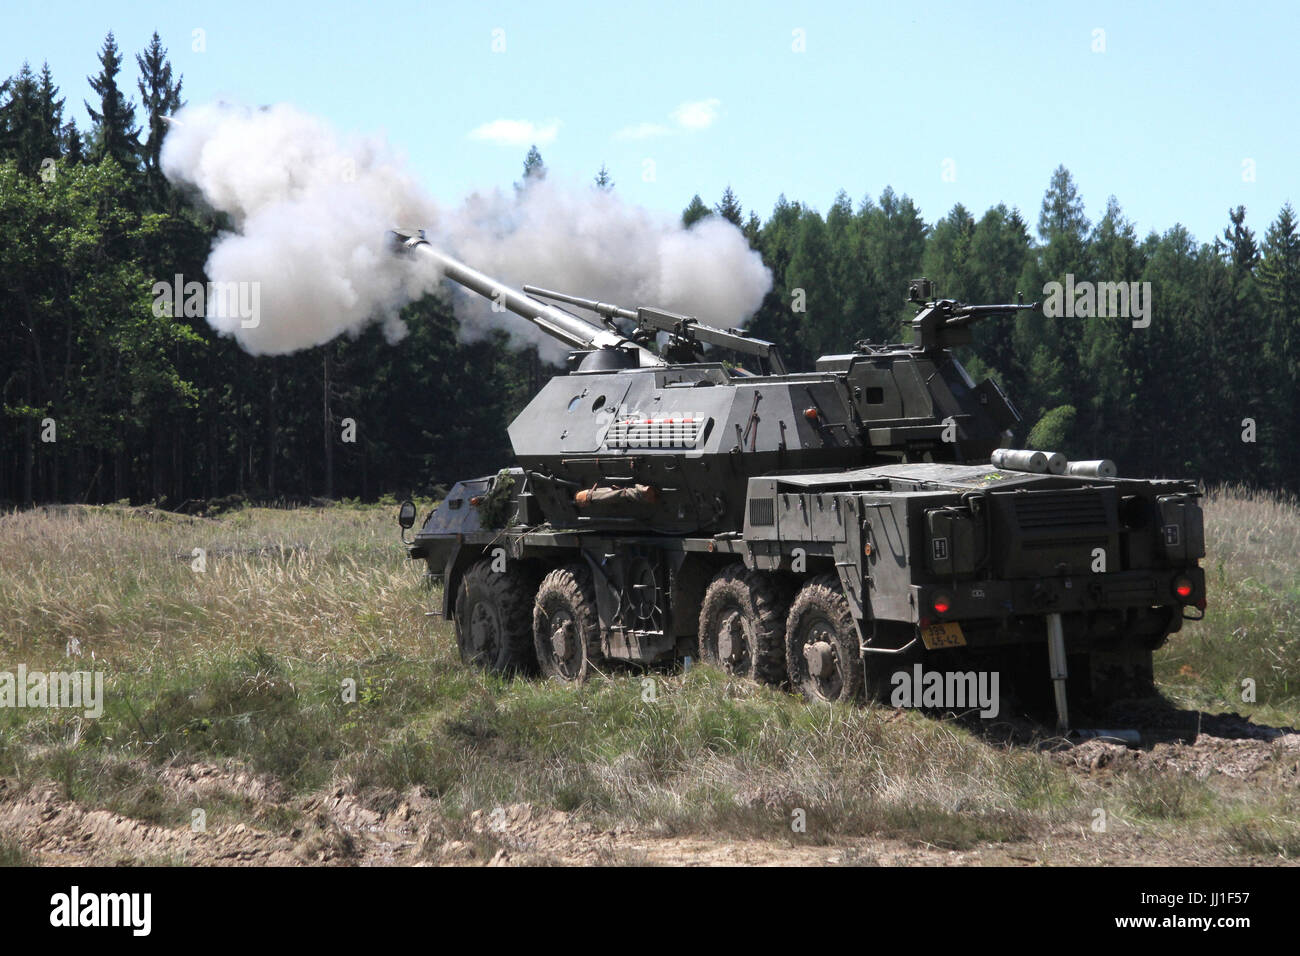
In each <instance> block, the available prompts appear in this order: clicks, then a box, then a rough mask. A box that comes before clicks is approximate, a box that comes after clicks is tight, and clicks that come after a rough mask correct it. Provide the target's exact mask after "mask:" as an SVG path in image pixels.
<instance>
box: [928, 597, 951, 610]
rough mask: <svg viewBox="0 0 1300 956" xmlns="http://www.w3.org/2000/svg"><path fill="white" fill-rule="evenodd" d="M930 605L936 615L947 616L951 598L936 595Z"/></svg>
mask: <svg viewBox="0 0 1300 956" xmlns="http://www.w3.org/2000/svg"><path fill="white" fill-rule="evenodd" d="M930 604H931V605H932V606H933V607H934V612H935V613H936V614H947V613H948V612H949V611H951V610H952V598H950V597H949V596H948V595H946V594H936V595H935V596H934V600H933V601H931V602H930Z"/></svg>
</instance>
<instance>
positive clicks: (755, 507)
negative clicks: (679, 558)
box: [749, 498, 776, 527]
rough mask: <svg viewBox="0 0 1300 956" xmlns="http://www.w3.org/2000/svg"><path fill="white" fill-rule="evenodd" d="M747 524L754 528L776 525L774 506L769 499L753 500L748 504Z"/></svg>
mask: <svg viewBox="0 0 1300 956" xmlns="http://www.w3.org/2000/svg"><path fill="white" fill-rule="evenodd" d="M749 523H750V524H751V525H754V526H755V527H770V526H771V525H774V524H776V506H775V505H774V504H773V503H772V499H771V498H754V499H751V500H750V502H749Z"/></svg>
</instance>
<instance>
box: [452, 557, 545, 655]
mask: <svg viewBox="0 0 1300 956" xmlns="http://www.w3.org/2000/svg"><path fill="white" fill-rule="evenodd" d="M536 581H537V579H536V578H535V577H533V576H532V575H530V574H529V573H528V572H527V571H526V570H524V569H523V568H521V567H520V566H519V565H517V564H507V565H506V570H505V571H493V570H492V561H491V560H490V559H484V560H482V561H479V562H478V563H477V564H475V565H473V566H472V567H471V568H470V569H469V570H468V571H466V572H465V576H464V577H463V578H461V581H460V589H459V591H458V593H457V595H456V610H455V626H456V646H457V647H458V648H460V659H461V660H462V661H464V662H465V663H466V664H472V665H474V666H475V667H482V668H484V669H485V670H489V671H492V672H493V673H497V674H516V673H520V672H526V671H531V670H533V669H535V667H536V664H537V660H536V658H535V657H534V655H533V641H532V617H531V615H530V614H529V610H530V608H531V607H532V603H533V593H534V592H535V590H536V587H535V585H536Z"/></svg>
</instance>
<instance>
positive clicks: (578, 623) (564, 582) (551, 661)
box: [533, 564, 601, 683]
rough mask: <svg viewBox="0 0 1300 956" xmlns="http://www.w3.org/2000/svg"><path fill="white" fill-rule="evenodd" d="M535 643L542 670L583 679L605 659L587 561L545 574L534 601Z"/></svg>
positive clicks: (552, 675) (555, 676) (567, 678)
mask: <svg viewBox="0 0 1300 956" xmlns="http://www.w3.org/2000/svg"><path fill="white" fill-rule="evenodd" d="M533 647H534V649H535V650H536V653H537V663H538V664H539V665H540V666H541V669H542V673H543V674H545V675H546V676H547V677H550V678H553V679H555V680H562V681H573V682H575V683H581V682H582V681H585V680H586V679H587V678H588V677H590V676H591V674H592V672H594V671H595V669H596V665H597V664H599V663H600V661H601V653H600V619H599V617H598V616H597V614H596V590H595V588H594V587H593V585H592V581H591V570H590V569H589V568H588V567H587V566H586V565H585V564H570V565H567V566H565V567H562V568H556V569H555V570H554V571H552V572H551V573H550V574H548V575H547V576H546V577H544V578H542V586H541V587H540V588H538V589H537V600H536V601H535V602H534V603H533Z"/></svg>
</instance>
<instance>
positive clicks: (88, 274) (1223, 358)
mask: <svg viewBox="0 0 1300 956" xmlns="http://www.w3.org/2000/svg"><path fill="white" fill-rule="evenodd" d="M129 55H131V54H124V53H123V52H122V51H121V49H120V48H119V47H118V44H117V41H116V40H115V38H114V37H113V35H112V34H110V35H109V36H108V38H107V39H106V40H105V42H104V45H103V47H102V49H101V50H100V52H99V58H98V69H97V72H96V73H94V74H93V75H92V76H90V77H89V78H88V79H89V83H88V85H84V86H83V84H82V83H81V81H80V79H78V81H77V82H76V84H75V88H76V92H72V89H73V87H72V86H69V87H66V88H63V87H60V85H59V84H57V83H56V81H55V78H54V77H53V76H52V75H51V73H50V71H49V69H48V68H43V69H41V70H39V71H37V70H34V69H33V68H31V67H30V66H29V65H27V64H23V65H22V66H21V68H20V69H19V70H18V71H17V72H16V73H14V74H13V75H12V76H10V77H9V78H8V79H7V80H6V81H4V82H3V84H0V405H2V407H3V426H2V427H0V503H4V504H6V505H20V506H21V505H27V504H32V503H43V502H58V501H77V502H82V501H85V502H104V501H119V500H123V499H129V500H130V501H132V502H134V503H143V502H154V503H156V504H158V505H159V506H161V507H166V508H179V509H187V508H195V507H199V506H203V505H207V506H210V505H211V503H212V502H214V501H217V500H221V499H230V498H232V496H241V497H245V498H252V499H259V500H286V501H301V500H305V499H308V498H312V497H325V498H337V497H359V498H362V499H375V498H378V497H380V496H382V495H386V494H395V495H398V496H401V495H406V494H413V493H414V494H426V495H427V494H430V493H434V492H435V491H436V489H437V487H438V486H439V485H447V484H450V483H451V482H453V481H455V480H457V479H458V478H463V477H471V476H474V475H478V474H483V473H486V472H490V471H494V470H496V469H497V468H499V467H501V466H502V465H504V464H505V463H507V462H508V460H509V458H510V448H509V443H508V440H507V437H506V425H507V424H508V423H509V421H510V420H511V418H512V417H513V415H514V414H515V413H516V412H517V411H518V410H519V409H520V408H521V407H522V406H523V404H524V403H525V402H526V401H527V400H528V399H529V398H530V397H531V396H532V395H533V394H534V392H535V391H536V390H537V388H539V387H540V385H541V384H542V383H543V382H544V381H545V380H546V378H547V377H548V376H549V375H550V374H553V373H554V372H555V371H556V370H555V369H553V368H551V367H550V366H548V365H546V364H545V363H544V362H542V361H541V360H540V359H539V357H538V354H537V352H536V351H535V350H533V349H521V350H512V349H511V348H509V347H507V345H506V343H505V335H504V334H503V333H498V334H497V337H496V338H495V339H494V338H488V339H480V340H478V341H474V342H461V341H460V340H459V339H458V337H457V322H456V319H455V317H454V315H453V313H452V311H451V309H450V306H449V302H448V300H447V299H445V298H441V297H438V296H428V297H426V298H424V299H422V300H421V301H419V302H416V303H414V304H413V305H411V306H409V307H407V309H406V311H405V312H404V313H403V316H404V318H405V319H406V323H407V325H408V327H409V329H410V334H409V335H408V336H407V338H406V339H404V340H403V341H402V342H400V343H399V344H396V345H390V344H388V343H387V342H386V341H385V339H384V337H383V335H382V334H381V332H380V331H379V329H377V328H371V329H370V330H369V331H367V332H365V333H364V334H362V335H361V336H360V337H359V338H356V339H350V338H347V337H342V338H340V339H338V340H336V341H333V342H331V343H329V344H327V345H324V346H321V347H317V348H314V349H311V350H307V351H303V352H299V353H295V354H292V355H287V356H282V357H265V356H264V357H253V356H251V355H248V354H246V353H245V352H243V351H242V350H241V349H240V348H239V347H238V346H237V345H236V344H235V343H234V341H233V340H232V339H229V338H223V337H220V336H218V335H217V334H216V333H214V332H213V331H212V330H211V329H210V328H209V326H208V325H207V323H206V322H205V321H204V319H202V318H201V317H187V316H184V315H178V316H175V317H168V316H163V317H159V316H157V315H155V310H154V309H153V308H152V303H153V296H152V295H151V288H152V286H153V285H154V283H155V282H156V281H158V280H159V279H163V280H169V279H170V277H171V276H172V275H173V274H176V273H183V274H184V275H185V276H186V277H190V276H201V275H202V274H203V264H204V261H205V259H206V258H207V254H208V249H209V245H210V242H211V240H212V238H213V237H214V235H215V234H216V231H217V229H218V228H219V224H218V223H215V222H213V221H211V218H210V217H208V216H206V215H205V214H203V213H202V212H201V211H200V210H198V209H196V208H194V207H193V206H191V205H190V204H189V202H188V200H187V199H186V198H185V197H184V196H183V195H181V194H180V193H178V192H177V191H176V190H175V189H174V188H173V187H172V186H171V185H170V184H169V183H168V182H167V180H166V179H165V178H164V177H163V175H162V173H161V171H160V168H159V156H160V150H161V145H162V141H163V138H164V137H165V136H166V133H167V128H168V127H167V123H166V122H165V120H164V119H163V117H166V116H168V115H170V114H172V113H174V112H175V111H176V110H177V109H179V108H180V106H181V105H183V102H184V101H183V90H182V87H183V83H182V78H181V77H180V76H179V75H175V74H173V70H172V67H171V65H170V63H169V61H168V58H167V52H166V50H165V49H164V47H163V45H162V42H161V40H160V39H159V37H158V35H157V34H155V35H154V36H153V38H152V40H151V41H150V42H149V43H148V44H147V45H146V46H145V48H144V49H143V50H142V51H141V52H139V53H138V54H134V57H135V62H136V65H137V67H138V69H139V73H140V80H139V82H138V85H137V87H136V88H134V89H128V88H124V86H123V82H124V81H123V77H122V73H121V71H122V67H123V64H124V61H125V60H126V58H127V57H128V56H129ZM65 89H66V90H67V91H68V92H66V93H65V92H64V90H65ZM77 96H80V97H84V98H85V100H86V105H87V108H88V111H89V113H90V116H91V118H92V121H93V124H92V127H91V128H90V129H85V130H81V129H78V128H77V127H76V124H75V123H74V122H70V121H65V117H64V114H65V107H66V105H67V99H68V97H77ZM539 162H540V160H539V158H538V157H537V154H536V152H535V151H534V152H533V153H532V154H531V155H530V159H529V162H528V167H527V169H526V174H527V173H528V172H529V171H530V170H531V171H533V172H535V170H536V167H537V165H538V163H539ZM593 165H595V164H594V163H593ZM1044 178H1045V180H1046V183H1045V186H1046V192H1045V194H1044V197H1043V200H1042V205H1041V207H1040V208H1039V209H1038V210H1034V211H1033V212H1022V211H1020V210H1017V209H1014V208H1007V207H1006V206H1004V205H998V206H995V207H993V208H991V209H988V210H985V211H983V212H980V211H977V210H968V209H966V208H964V207H963V206H961V205H957V206H954V207H953V208H952V209H951V210H950V211H948V212H947V213H946V214H945V215H943V216H942V217H941V218H939V219H938V220H937V221H933V222H926V221H925V220H924V219H923V218H922V216H921V213H920V211H919V210H918V209H917V208H916V207H915V206H914V204H913V203H912V202H911V200H909V199H908V198H907V196H905V195H899V194H897V193H895V192H894V191H893V190H892V189H890V188H885V189H884V190H883V191H882V192H881V193H880V194H879V195H878V196H865V197H862V198H860V199H855V198H854V197H852V196H850V195H849V194H847V193H845V192H841V193H840V194H839V195H838V196H837V197H836V198H835V200H834V202H833V203H832V204H831V205H830V207H829V208H828V209H825V210H824V211H822V210H819V209H818V208H815V207H814V206H812V205H805V204H804V203H803V202H801V201H797V200H787V199H785V198H784V197H783V198H782V199H780V200H779V201H778V202H777V204H776V206H775V208H774V209H772V210H771V212H770V213H769V214H768V215H767V216H766V218H763V217H762V216H761V215H760V214H758V213H757V212H754V211H752V210H746V209H744V208H743V207H742V205H741V200H740V198H738V197H737V196H735V195H734V194H733V193H732V192H731V190H730V189H728V190H727V191H726V193H725V194H724V195H723V196H721V197H720V198H719V199H718V201H717V202H716V204H713V205H710V204H709V203H707V202H705V201H704V200H703V199H702V198H701V197H699V196H695V197H693V198H692V199H691V200H690V202H689V204H688V205H687V206H686V208H685V210H684V212H683V214H682V218H683V222H684V223H685V224H688V225H689V224H691V223H693V222H695V221H697V220H699V219H701V218H703V217H706V216H721V217H724V218H726V219H729V220H730V221H731V222H733V223H735V224H736V225H737V226H738V227H739V228H741V230H742V231H743V232H744V234H745V236H746V237H747V238H748V240H749V242H750V244H751V246H752V247H753V248H754V249H756V250H757V251H758V252H759V253H761V255H762V257H763V259H764V261H765V262H766V264H767V265H768V267H769V268H770V269H771V271H772V274H773V278H774V287H773V289H772V291H771V292H770V293H769V295H768V296H767V298H766V300H765V302H764V303H763V306H762V308H761V309H760V310H759V312H758V313H757V314H756V315H755V317H754V318H753V320H752V321H751V322H750V324H749V330H750V331H751V332H752V333H753V334H755V335H758V336H761V337H763V338H767V339H771V340H773V341H775V342H777V343H778V344H779V345H780V346H781V349H782V353H783V355H784V356H785V358H786V362H787V364H788V365H789V366H790V367H791V368H792V369H809V368H811V367H812V364H813V362H814V361H815V359H816V357H817V356H818V355H821V354H824V353H834V352H842V351H846V350H848V349H850V348H851V347H852V345H853V343H854V342H856V341H858V340H862V339H868V340H872V341H877V342H885V341H899V340H901V339H902V338H903V337H904V334H905V333H904V330H903V325H902V323H903V320H904V319H905V317H907V316H909V315H910V314H911V310H910V309H909V308H908V307H907V306H906V305H905V302H904V299H905V293H906V289H907V281H908V280H909V279H911V278H914V277H917V276H922V275H924V276H928V277H929V278H931V279H932V280H934V281H935V283H936V286H937V288H938V290H939V292H940V293H941V294H942V295H944V296H945V297H952V298H957V299H961V300H963V301H968V302H1003V301H1013V297H1014V295H1015V293H1016V291H1018V290H1020V291H1023V292H1024V294H1025V297H1026V301H1028V300H1031V299H1039V298H1042V294H1041V290H1043V288H1044V287H1045V285H1046V284H1047V283H1049V282H1052V281H1064V277H1065V276H1066V275H1073V276H1075V277H1078V278H1081V279H1094V280H1097V281H1107V282H1144V283H1145V282H1149V283H1150V288H1151V291H1152V295H1153V297H1154V298H1153V303H1152V309H1151V315H1152V322H1151V324H1150V326H1149V327H1147V328H1134V327H1133V325H1132V322H1131V321H1130V320H1129V319H1128V318H1067V317H1049V316H1046V315H1044V314H1043V313H1041V312H1033V313H1021V314H1019V315H1018V316H1016V317H1015V318H1014V319H1001V320H990V321H986V322H983V323H981V324H979V325H978V326H976V327H975V342H974V344H973V346H971V347H970V348H968V349H966V350H965V351H964V352H962V353H961V355H960V357H961V359H962V361H963V362H964V364H965V365H966V367H967V369H968V371H969V372H970V373H971V375H972V377H973V378H975V379H977V380H978V379H979V378H981V377H983V376H985V375H992V376H993V377H995V378H996V379H998V381H999V382H1000V383H1001V384H1002V385H1003V387H1004V389H1005V390H1006V391H1007V392H1008V393H1009V394H1010V396H1011V397H1012V400H1013V401H1014V402H1015V404H1016V406H1017V407H1018V409H1019V411H1020V413H1021V415H1022V417H1023V419H1024V423H1023V425H1022V427H1021V429H1020V431H1019V433H1018V434H1017V435H1016V444H1017V445H1020V446H1031V447H1039V448H1052V449H1054V450H1057V451H1061V452H1064V453H1066V454H1067V455H1068V456H1069V457H1071V458H1099V457H1107V458H1112V459H1114V460H1115V461H1116V462H1117V463H1118V464H1119V467H1120V471H1121V474H1126V475H1134V476H1179V477H1199V478H1203V479H1204V480H1205V481H1206V482H1208V483H1223V482H1241V483H1245V484H1248V485H1252V486H1256V487H1264V488H1274V489H1282V490H1287V491H1291V492H1295V491H1297V490H1300V443H1297V441H1296V440H1295V431H1296V426H1297V425H1298V424H1300V233H1298V231H1297V223H1296V218H1295V214H1294V211H1293V210H1292V209H1291V207H1290V206H1286V207H1284V208H1282V209H1281V210H1277V211H1275V212H1272V213H1271V214H1272V217H1273V218H1272V219H1271V221H1268V222H1265V220H1264V219H1261V218H1259V217H1260V216H1262V215H1267V214H1269V213H1270V211H1264V210H1250V214H1249V215H1248V212H1247V210H1246V209H1245V208H1243V207H1240V206H1238V207H1237V208H1235V209H1229V210H1224V223H1223V228H1222V230H1221V231H1220V233H1219V234H1218V235H1215V236H1211V237H1208V238H1207V237H1193V236H1192V235H1190V234H1189V233H1188V231H1187V230H1186V229H1184V228H1183V227H1182V226H1181V225H1178V224H1176V223H1175V224H1170V225H1169V227H1168V228H1167V229H1165V231H1163V232H1161V233H1157V232H1154V231H1153V232H1151V233H1150V234H1148V235H1146V236H1139V235H1138V234H1137V232H1136V230H1135V228H1134V226H1133V224H1132V223H1131V222H1129V221H1128V220H1127V219H1126V218H1125V215H1124V212H1123V209H1122V208H1121V206H1120V204H1119V202H1118V201H1117V200H1116V199H1115V198H1114V197H1111V198H1110V199H1109V201H1108V202H1107V204H1106V209H1105V214H1104V215H1103V216H1102V218H1101V219H1100V221H1097V222H1092V221H1090V220H1089V219H1088V217H1087V216H1086V215H1085V211H1084V209H1085V207H1084V202H1083V197H1081V196H1080V195H1079V194H1078V192H1077V190H1076V187H1075V185H1074V182H1073V180H1072V178H1071V176H1070V173H1069V171H1068V170H1067V169H1066V168H1065V167H1064V166H1061V167H1058V168H1057V169H1056V170H1055V171H1048V170H1045V171H1044ZM597 184H598V185H601V186H603V187H606V188H608V175H607V173H606V171H605V170H604V168H603V167H602V168H601V172H600V174H598V176H597ZM613 188H616V187H613ZM545 278H546V277H545V276H539V277H537V281H539V282H544V281H545ZM575 291H579V292H581V291H582V290H575ZM796 301H797V302H798V303H799V306H800V307H798V308H796V307H795V304H794V303H795V302H796ZM650 304H652V303H650ZM347 418H351V419H353V420H354V421H355V422H356V431H355V435H356V440H355V441H354V442H345V441H342V440H341V439H340V436H341V428H340V424H341V423H342V422H343V420H344V419H347Z"/></svg>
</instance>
